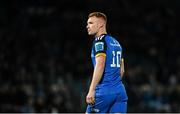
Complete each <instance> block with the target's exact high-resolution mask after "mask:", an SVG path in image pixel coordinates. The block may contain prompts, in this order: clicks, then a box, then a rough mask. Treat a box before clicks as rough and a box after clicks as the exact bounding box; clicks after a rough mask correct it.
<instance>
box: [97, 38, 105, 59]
mask: <svg viewBox="0 0 180 114" xmlns="http://www.w3.org/2000/svg"><path fill="white" fill-rule="evenodd" d="M106 50H107V44H106V42H105V36H104V37H101V38H97V39H96V40H95V43H94V51H95V56H96V57H97V56H99V55H103V56H106Z"/></svg>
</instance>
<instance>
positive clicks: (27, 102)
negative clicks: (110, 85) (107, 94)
mask: <svg viewBox="0 0 180 114" xmlns="http://www.w3.org/2000/svg"><path fill="white" fill-rule="evenodd" d="M179 6H180V2H179V1H178V0H174V1H170V0H159V1H156V0H146V1H144V0H139V1H134V0H113V1H108V0H107V1H104V0H87V1H80V0H79V1H78V0H77V1H73V0H53V1H50V0H29V1H21V0H14V1H10V0H7V1H0V22H1V26H0V112H22V113H23V112H24V113H25V112H26V113H27V112H42V113H43V112H52V113H57V112H85V110H86V103H85V97H86V94H87V92H88V87H89V84H90V81H91V77H92V72H93V66H92V63H91V58H90V53H91V43H92V40H93V38H92V37H90V36H88V35H87V32H86V21H87V16H88V14H89V13H90V12H93V11H102V12H104V13H106V14H107V17H108V27H107V28H108V33H109V34H111V35H112V36H114V37H115V38H117V40H118V41H119V42H120V43H121V45H122V47H123V50H124V52H123V54H124V57H125V70H126V73H125V77H124V79H123V82H124V84H125V86H126V90H127V94H128V98H129V100H128V112H180V108H179V107H180V83H179V81H180V78H179V77H180V38H179V37H180V33H179V31H178V30H179V29H180V28H179V25H180V22H179V21H178V20H179V19H180V16H179V15H178V13H179V12H178V11H179V10H180V9H179Z"/></svg>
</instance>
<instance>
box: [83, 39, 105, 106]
mask: <svg viewBox="0 0 180 114" xmlns="http://www.w3.org/2000/svg"><path fill="white" fill-rule="evenodd" d="M106 48H107V45H106V42H105V40H104V39H102V37H101V39H98V40H96V42H95V44H94V48H93V49H94V51H95V56H96V59H95V61H96V65H95V67H94V72H93V77H92V81H91V84H90V87H89V92H88V95H87V97H86V102H87V103H88V104H94V103H95V88H96V86H97V85H98V83H99V82H100V80H101V78H102V75H103V72H104V67H105V61H106Z"/></svg>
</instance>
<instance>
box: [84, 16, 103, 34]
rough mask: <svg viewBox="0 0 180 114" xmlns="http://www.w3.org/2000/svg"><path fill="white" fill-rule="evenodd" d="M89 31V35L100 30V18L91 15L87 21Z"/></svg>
mask: <svg viewBox="0 0 180 114" xmlns="http://www.w3.org/2000/svg"><path fill="white" fill-rule="evenodd" d="M86 28H87V31H88V34H89V35H96V34H97V33H98V31H99V28H100V26H99V19H98V18H96V17H90V18H89V19H88V21H87V26H86Z"/></svg>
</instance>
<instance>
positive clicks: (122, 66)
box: [120, 58, 125, 79]
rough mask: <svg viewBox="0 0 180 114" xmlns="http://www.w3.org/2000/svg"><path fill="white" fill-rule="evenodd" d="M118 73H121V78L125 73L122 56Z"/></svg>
mask: <svg viewBox="0 0 180 114" xmlns="http://www.w3.org/2000/svg"><path fill="white" fill-rule="evenodd" d="M120 68H121V69H120V73H121V79H122V78H123V76H124V73H125V69H124V58H122V59H121V67H120Z"/></svg>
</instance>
